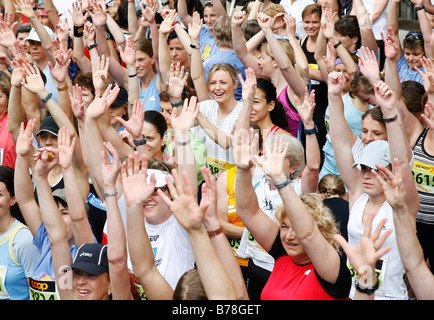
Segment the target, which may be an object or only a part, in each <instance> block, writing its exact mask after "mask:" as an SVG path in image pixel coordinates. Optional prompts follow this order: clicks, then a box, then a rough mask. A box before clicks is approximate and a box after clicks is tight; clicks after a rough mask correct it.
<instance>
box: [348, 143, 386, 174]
mask: <svg viewBox="0 0 434 320" xmlns="http://www.w3.org/2000/svg"><path fill="white" fill-rule="evenodd" d="M391 163H392V159H391V157H390V149H389V142H387V141H385V140H376V141H372V142H370V143H369V144H367V145H366V146H364V147H363V149H362V152H361V153H360V156H359V157H358V159H356V162H355V163H354V164H353V168H354V167H355V166H357V167H358V168H359V169H360V165H365V166H367V167H369V168H372V169H374V170H377V167H376V164H379V165H382V166H383V167H387V166H388V165H389V164H391Z"/></svg>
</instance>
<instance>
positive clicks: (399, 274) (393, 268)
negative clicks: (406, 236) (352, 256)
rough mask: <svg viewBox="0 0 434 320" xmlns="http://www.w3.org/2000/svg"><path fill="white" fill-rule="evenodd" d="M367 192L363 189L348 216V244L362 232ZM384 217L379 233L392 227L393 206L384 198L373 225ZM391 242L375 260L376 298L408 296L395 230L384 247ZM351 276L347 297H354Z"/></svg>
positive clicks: (355, 242)
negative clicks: (384, 251) (377, 285)
mask: <svg viewBox="0 0 434 320" xmlns="http://www.w3.org/2000/svg"><path fill="white" fill-rule="evenodd" d="M368 199H369V196H368V195H367V194H366V193H364V194H362V195H360V197H359V198H357V199H356V201H355V202H354V204H353V206H352V208H351V211H350V216H349V220H348V243H349V244H350V245H351V246H358V245H359V243H360V239H361V238H362V236H363V233H364V230H365V226H364V225H363V222H362V218H363V212H364V211H365V207H366V204H367V202H368ZM383 218H387V221H386V224H385V225H384V227H383V229H382V231H381V232H382V233H383V232H385V231H386V230H389V229H392V230H394V229H395V225H394V223H393V209H392V207H391V206H390V205H389V203H388V202H387V201H385V202H384V203H383V205H382V207H381V208H380V210H379V211H378V213H377V214H376V215H375V217H374V220H373V221H372V228H373V229H374V228H376V227H377V225H378V224H379V223H380V221H381V220H382V219H383ZM386 246H391V247H392V250H390V251H389V252H388V253H386V254H385V255H383V256H382V257H381V258H380V259H379V260H378V262H377V264H376V268H375V269H376V272H378V273H379V275H380V276H379V279H380V287H379V288H378V289H377V290H376V291H375V299H376V300H391V299H396V300H407V299H408V294H407V287H406V285H405V282H404V279H403V277H404V274H405V270H404V267H403V266H402V262H401V257H400V255H399V251H398V245H397V243H396V237H395V232H392V234H391V235H390V236H389V237H388V238H387V239H386V241H385V243H384V244H383V248H385V247H386ZM354 290H355V286H354V280H353V286H352V288H351V293H350V297H351V298H353V297H354Z"/></svg>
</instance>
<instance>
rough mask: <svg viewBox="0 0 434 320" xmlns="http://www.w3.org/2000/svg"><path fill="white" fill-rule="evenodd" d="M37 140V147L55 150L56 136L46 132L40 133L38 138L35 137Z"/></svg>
mask: <svg viewBox="0 0 434 320" xmlns="http://www.w3.org/2000/svg"><path fill="white" fill-rule="evenodd" d="M37 140H38V143H39V145H40V146H41V147H42V148H44V147H52V148H55V149H57V146H58V144H57V136H56V135H54V134H52V133H50V132H48V131H42V132H41V133H40V134H39V135H38V136H37Z"/></svg>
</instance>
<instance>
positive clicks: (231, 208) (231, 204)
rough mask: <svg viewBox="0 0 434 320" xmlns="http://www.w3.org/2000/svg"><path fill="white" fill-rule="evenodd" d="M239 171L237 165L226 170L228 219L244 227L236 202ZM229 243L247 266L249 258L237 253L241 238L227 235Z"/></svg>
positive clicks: (242, 263)
mask: <svg viewBox="0 0 434 320" xmlns="http://www.w3.org/2000/svg"><path fill="white" fill-rule="evenodd" d="M236 173H237V167H233V168H230V169H228V170H226V174H227V190H228V196H229V198H228V220H229V223H231V224H233V225H236V226H238V227H243V228H244V224H243V222H242V221H241V219H240V217H238V215H237V207H236V204H235V174H236ZM227 238H228V241H229V244H230V246H231V248H232V250H233V251H234V254H235V257H236V258H237V260H238V263H239V264H240V266H243V267H247V265H248V264H249V259H248V258H246V257H243V255H241V254H237V249H238V247H239V246H240V242H241V239H235V238H231V237H227Z"/></svg>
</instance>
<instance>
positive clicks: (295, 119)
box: [277, 86, 301, 138]
mask: <svg viewBox="0 0 434 320" xmlns="http://www.w3.org/2000/svg"><path fill="white" fill-rule="evenodd" d="M287 90H288V86H286V87H285V89H283V90H282V92H281V93H280V94H279V96H278V97H277V100H279V101H280V103H282V105H283V109H284V110H285V115H286V119H288V127H287V128H283V129H284V130H285V131H288V132H289V133H290V134H292V135H293V136H294V137H296V138H298V130H299V128H300V125H301V118H300V116H299V115H298V113H297V110H296V109H295V108H294V106H293V105H292V103H291V101H289V98H288V94H287Z"/></svg>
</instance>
